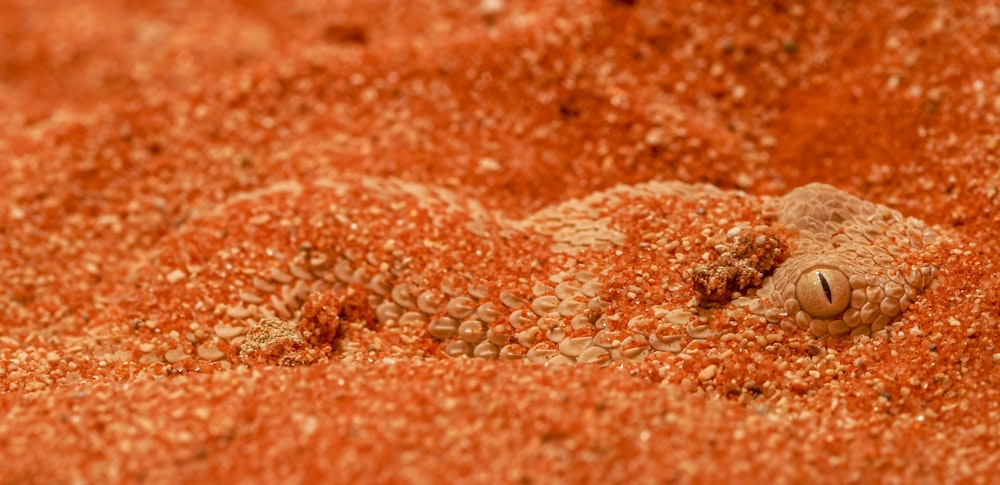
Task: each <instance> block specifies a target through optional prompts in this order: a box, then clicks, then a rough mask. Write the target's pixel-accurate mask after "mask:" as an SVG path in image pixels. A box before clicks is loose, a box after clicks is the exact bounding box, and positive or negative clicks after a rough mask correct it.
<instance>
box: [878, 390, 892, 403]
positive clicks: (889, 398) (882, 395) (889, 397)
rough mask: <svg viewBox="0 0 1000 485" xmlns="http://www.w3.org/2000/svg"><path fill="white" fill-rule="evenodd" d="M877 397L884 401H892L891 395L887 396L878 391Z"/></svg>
mask: <svg viewBox="0 0 1000 485" xmlns="http://www.w3.org/2000/svg"><path fill="white" fill-rule="evenodd" d="M878 395H879V396H881V397H883V398H885V400H886V401H892V394H889V393H888V392H885V391H879V392H878Z"/></svg>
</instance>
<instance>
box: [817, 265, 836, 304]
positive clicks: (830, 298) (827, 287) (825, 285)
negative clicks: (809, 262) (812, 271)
mask: <svg viewBox="0 0 1000 485" xmlns="http://www.w3.org/2000/svg"><path fill="white" fill-rule="evenodd" d="M816 277H817V278H819V284H820V285H822V286H823V293H825V294H826V301H828V302H830V304H831V305H832V304H833V295H832V294H831V292H830V282H829V281H827V280H826V276H824V275H823V273H822V272H820V271H817V272H816Z"/></svg>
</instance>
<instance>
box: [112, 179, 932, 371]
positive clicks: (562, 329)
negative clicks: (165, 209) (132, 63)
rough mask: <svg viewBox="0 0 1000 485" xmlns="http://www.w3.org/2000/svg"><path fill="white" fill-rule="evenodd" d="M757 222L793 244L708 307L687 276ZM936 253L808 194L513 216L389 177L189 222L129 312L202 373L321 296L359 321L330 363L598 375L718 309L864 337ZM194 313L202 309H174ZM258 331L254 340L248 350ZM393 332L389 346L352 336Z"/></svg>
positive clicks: (315, 186) (718, 194) (816, 188)
mask: <svg viewBox="0 0 1000 485" xmlns="http://www.w3.org/2000/svg"><path fill="white" fill-rule="evenodd" d="M768 227H770V228H771V230H773V231H779V232H781V231H783V233H784V234H785V235H786V236H787V240H788V242H789V246H790V249H789V250H788V251H787V254H786V255H785V256H786V258H785V260H784V262H782V263H781V264H780V265H779V266H778V267H777V269H775V271H774V274H773V275H772V276H770V277H768V278H766V279H764V281H763V285H762V286H761V288H760V289H759V290H758V291H757V297H756V298H754V299H749V298H748V297H746V296H741V295H736V296H741V297H740V298H738V299H737V300H736V302H734V303H735V304H731V305H728V306H726V307H725V308H723V309H720V310H711V311H710V310H706V309H704V308H702V307H701V306H700V303H702V302H700V301H699V298H698V293H697V292H696V291H695V290H694V288H693V286H692V283H691V274H692V269H691V268H692V267H693V266H694V265H695V264H698V263H703V262H705V261H707V260H710V259H711V258H712V255H713V254H717V253H718V251H720V249H718V248H722V247H724V246H725V244H726V243H727V242H730V241H733V240H734V238H735V237H736V236H737V235H739V234H741V233H744V232H745V231H755V230H760V229H762V228H768ZM796 236H797V237H796ZM934 238H935V234H934V233H933V231H931V230H930V229H928V228H927V227H925V226H924V224H923V223H921V222H920V221H916V220H913V219H904V218H902V217H901V216H900V214H899V213H898V212H896V211H894V210H891V209H889V208H887V207H884V206H880V205H876V204H872V203H869V202H864V201H862V200H860V199H857V198H855V197H852V196H850V195H848V194H846V193H844V192H841V191H839V190H837V189H834V188H832V187H829V186H825V185H819V184H813V185H809V186H806V187H803V188H800V189H796V190H794V191H792V192H790V193H789V194H788V195H786V196H784V197H781V198H767V197H755V196H750V195H747V194H743V193H737V192H726V191H722V190H720V189H717V188H715V187H712V186H708V185H688V184H683V183H676V182H650V183H645V184H639V185H636V186H617V187H614V188H612V189H609V190H606V191H602V192H599V193H595V194H592V195H591V196H589V197H586V198H584V199H580V200H571V201H567V202H565V203H562V204H559V205H556V206H553V207H549V208H546V209H543V210H541V211H539V212H537V213H535V214H533V215H531V216H529V217H527V218H525V219H523V220H518V221H512V220H508V219H505V218H504V217H501V216H498V215H494V214H491V213H489V212H488V211H486V210H484V209H483V208H482V207H481V206H479V205H478V204H477V203H476V202H475V201H470V200H467V199H463V198H461V197H459V196H458V195H456V194H455V193H453V192H451V191H448V190H446V189H442V188H438V187H430V186H425V185H420V184H415V183H411V182H405V181H400V180H395V179H383V178H371V177H365V178H347V177H345V178H344V179H343V180H338V181H336V182H329V181H318V182H312V183H298V182H286V183H279V184H275V185H273V186H272V187H270V188H268V189H264V190H260V191H256V192H252V193H248V194H244V195H241V196H238V197H236V198H234V199H233V200H231V201H230V202H228V203H226V204H224V205H222V206H220V207H218V208H217V209H216V210H214V211H213V212H212V213H210V214H205V215H203V216H201V217H198V218H195V220H192V221H189V223H188V225H187V226H186V227H185V228H183V229H181V230H180V231H178V233H177V234H175V235H174V237H172V238H170V239H169V240H167V241H165V242H164V243H163V245H162V247H161V252H160V255H159V257H158V258H156V259H155V260H154V262H153V264H152V265H151V266H150V268H151V269H150V268H147V270H146V271H147V273H144V274H145V275H146V276H149V272H152V273H154V274H155V273H158V276H157V277H155V278H147V279H146V280H145V283H143V285H144V290H143V291H144V294H146V295H147V298H145V299H144V300H143V301H142V302H140V304H138V305H137V306H136V307H134V308H132V309H131V310H132V311H134V312H135V315H137V318H143V319H147V320H153V321H154V322H155V323H156V324H158V325H159V327H158V328H159V329H160V331H161V333H160V334H158V335H155V336H153V340H154V341H158V343H159V344H160V345H158V346H153V345H151V346H150V347H155V348H157V349H163V348H170V346H177V345H178V343H176V342H167V341H166V340H169V339H166V338H165V336H164V333H166V332H165V331H166V330H168V329H178V331H179V332H182V331H185V329H187V328H189V327H190V328H194V327H192V326H191V322H197V323H200V325H207V326H208V327H209V328H213V327H214V330H215V332H214V335H212V334H211V333H209V332H206V331H204V330H205V327H203V326H197V325H196V326H195V327H198V328H199V329H201V332H200V333H199V332H198V331H193V332H190V333H189V334H188V338H187V340H188V341H189V342H190V344H184V343H180V344H179V345H180V347H175V348H174V350H173V354H170V355H168V356H167V357H166V360H168V361H170V360H172V359H171V355H172V356H173V358H174V359H176V358H179V357H180V358H183V356H184V355H185V354H186V353H191V352H190V349H189V348H187V347H186V345H193V346H195V347H196V352H194V353H196V354H197V355H198V356H199V357H201V358H202V359H204V360H219V359H223V358H225V356H226V354H225V352H223V351H220V350H219V349H220V348H222V349H225V348H227V347H229V345H227V344H224V343H223V341H225V342H228V344H231V346H232V347H231V348H233V349H238V348H240V347H241V345H242V347H243V352H244V354H246V353H248V352H250V351H257V350H260V349H261V348H264V347H266V346H267V345H268V342H271V341H273V340H274V335H268V334H267V330H266V329H272V328H276V329H279V330H275V332H284V333H283V335H285V334H287V329H288V328H294V327H295V326H296V325H297V323H298V320H299V318H300V317H301V310H302V306H303V304H304V303H305V302H306V301H307V300H309V298H310V295H311V294H313V293H314V292H332V293H333V294H343V293H344V292H346V291H361V292H364V294H363V295H362V297H361V300H360V301H367V302H368V305H370V307H369V308H368V310H367V311H368V314H370V315H371V316H372V317H371V318H370V320H371V321H357V322H340V325H341V330H340V332H339V335H340V338H339V339H338V341H337V342H336V343H335V344H334V346H335V350H336V352H337V353H338V354H340V355H342V356H353V357H351V358H364V356H366V355H369V354H375V353H377V354H379V355H383V356H393V355H396V356H420V355H425V354H426V353H427V352H430V353H439V354H443V355H448V356H462V355H467V356H474V357H481V358H494V359H496V358H498V359H521V358H527V359H528V360H529V361H532V362H538V363H541V362H546V363H559V362H563V363H572V362H578V363H594V364H606V363H609V362H612V361H616V360H642V359H644V358H645V357H646V356H648V355H650V354H655V353H663V352H670V353H679V352H682V351H683V350H684V349H685V348H687V347H688V346H689V345H691V343H692V342H696V341H699V340H704V339H707V338H712V337H713V336H718V334H719V333H721V332H722V331H723V330H720V329H719V328H718V326H713V325H711V324H710V323H711V322H710V318H709V316H710V315H712V312H718V311H722V312H726V314H727V315H728V316H729V317H730V318H732V319H734V320H735V319H739V318H746V317H748V314H747V312H746V309H749V310H750V312H752V313H756V314H759V315H761V316H764V317H765V318H766V319H767V321H769V322H771V323H776V324H780V325H781V327H782V328H783V329H784V330H785V331H788V330H793V329H794V327H795V326H796V325H797V326H799V327H802V328H804V329H807V330H809V331H811V332H812V333H813V334H815V335H817V336H825V335H828V334H833V335H843V334H848V333H852V334H855V335H857V334H867V333H870V332H872V331H877V330H879V329H881V328H883V327H884V326H885V325H887V324H889V323H890V322H892V321H893V320H894V319H896V318H898V317H899V315H900V314H901V312H902V311H904V310H905V309H906V307H907V306H908V305H909V303H911V302H912V301H914V300H915V299H916V298H917V297H918V295H919V294H920V292H921V291H922V290H923V289H924V288H926V287H927V286H928V285H929V284H930V283H931V281H932V280H933V276H934V268H933V266H931V265H929V264H924V263H921V260H920V258H921V251H922V250H923V249H924V248H925V245H928V244H931V243H932V242H933V241H934ZM206 255H208V256H207V259H205V258H206ZM814 267H820V268H823V269H822V272H823V274H822V276H818V275H817V274H816V271H815V270H813V268H814ZM803 275H804V276H803ZM841 275H842V276H841ZM800 276H802V277H803V278H806V279H804V280H801V284H799V285H798V291H797V290H796V287H797V283H800ZM820 278H822V279H823V281H821V279H820ZM824 281H825V283H824ZM824 284H826V287H824V286H823V285H824ZM852 289H853V291H852ZM797 292H798V293H799V294H798V295H796V293H797ZM828 292H829V293H830V295H829V297H828V295H827V293H828ZM843 292H848V293H849V295H848V296H846V297H845V296H844V294H843ZM817 298H819V300H818V303H817ZM823 298H828V299H829V301H826V302H825V303H824V301H823ZM845 298H846V299H845ZM190 301H197V302H198V303H197V304H195V305H189V304H183V305H181V304H177V302H190ZM324 301H337V300H336V299H328V300H324ZM844 302H846V304H844ZM841 304H844V307H843V308H839V307H838V308H832V310H831V307H837V305H841ZM817 305H819V306H820V307H823V305H825V307H823V308H819V307H817ZM845 309H846V312H845V311H844V310H845ZM339 310H342V309H336V308H333V309H330V311H333V312H337V311H339ZM806 310H812V313H814V314H817V315H818V316H821V317H822V318H816V317H815V316H810V314H809V312H807V311H806ZM831 311H832V313H831ZM362 313H363V312H362ZM356 314H357V313H356ZM262 318H266V319H267V320H266V321H264V322H265V323H266V324H265V323H258V322H261V319H262ZM750 318H751V319H752V318H753V317H750ZM747 321H749V320H747ZM281 322H285V323H287V325H286V327H285V329H284V330H280V328H281ZM254 328H258V329H265V330H261V331H260V332H257V333H254V332H251V333H250V334H249V335H247V331H248V330H251V329H254ZM387 328H392V329H394V332H395V333H394V334H393V336H392V337H391V338H390V337H388V336H386V337H385V339H380V338H378V337H377V336H376V338H374V339H369V340H370V341H366V342H364V343H362V342H360V341H359V340H358V339H357V338H356V337H357V336H358V335H360V333H359V332H363V331H367V332H369V333H371V332H375V333H376V334H378V332H379V331H381V330H382V329H387ZM366 329H367V330H366ZM795 331H797V330H795ZM333 333H337V332H336V331H335V332H333ZM383 340H386V341H384V342H383ZM286 343H287V342H286ZM229 356H230V358H235V357H236V356H235V355H234V354H233V352H230V353H229ZM244 356H245V355H244ZM145 358H147V359H150V360H155V359H161V358H163V357H161V354H160V353H159V352H158V351H151V352H150V353H149V354H148V355H146V356H145Z"/></svg>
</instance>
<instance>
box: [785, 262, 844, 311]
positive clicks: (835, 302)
mask: <svg viewBox="0 0 1000 485" xmlns="http://www.w3.org/2000/svg"><path fill="white" fill-rule="evenodd" d="M795 299H796V300H798V301H799V307H801V308H802V310H804V311H805V312H806V313H808V314H810V315H812V316H813V318H830V317H833V316H835V315H838V314H840V313H841V312H843V311H844V310H845V309H846V308H847V305H848V304H849V303H850V302H851V284H850V283H849V282H848V281H847V276H846V275H845V274H844V273H843V272H842V271H840V270H839V269H836V268H831V267H829V266H813V267H812V268H809V269H808V270H806V271H803V272H802V275H801V276H799V281H798V282H797V283H795Z"/></svg>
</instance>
